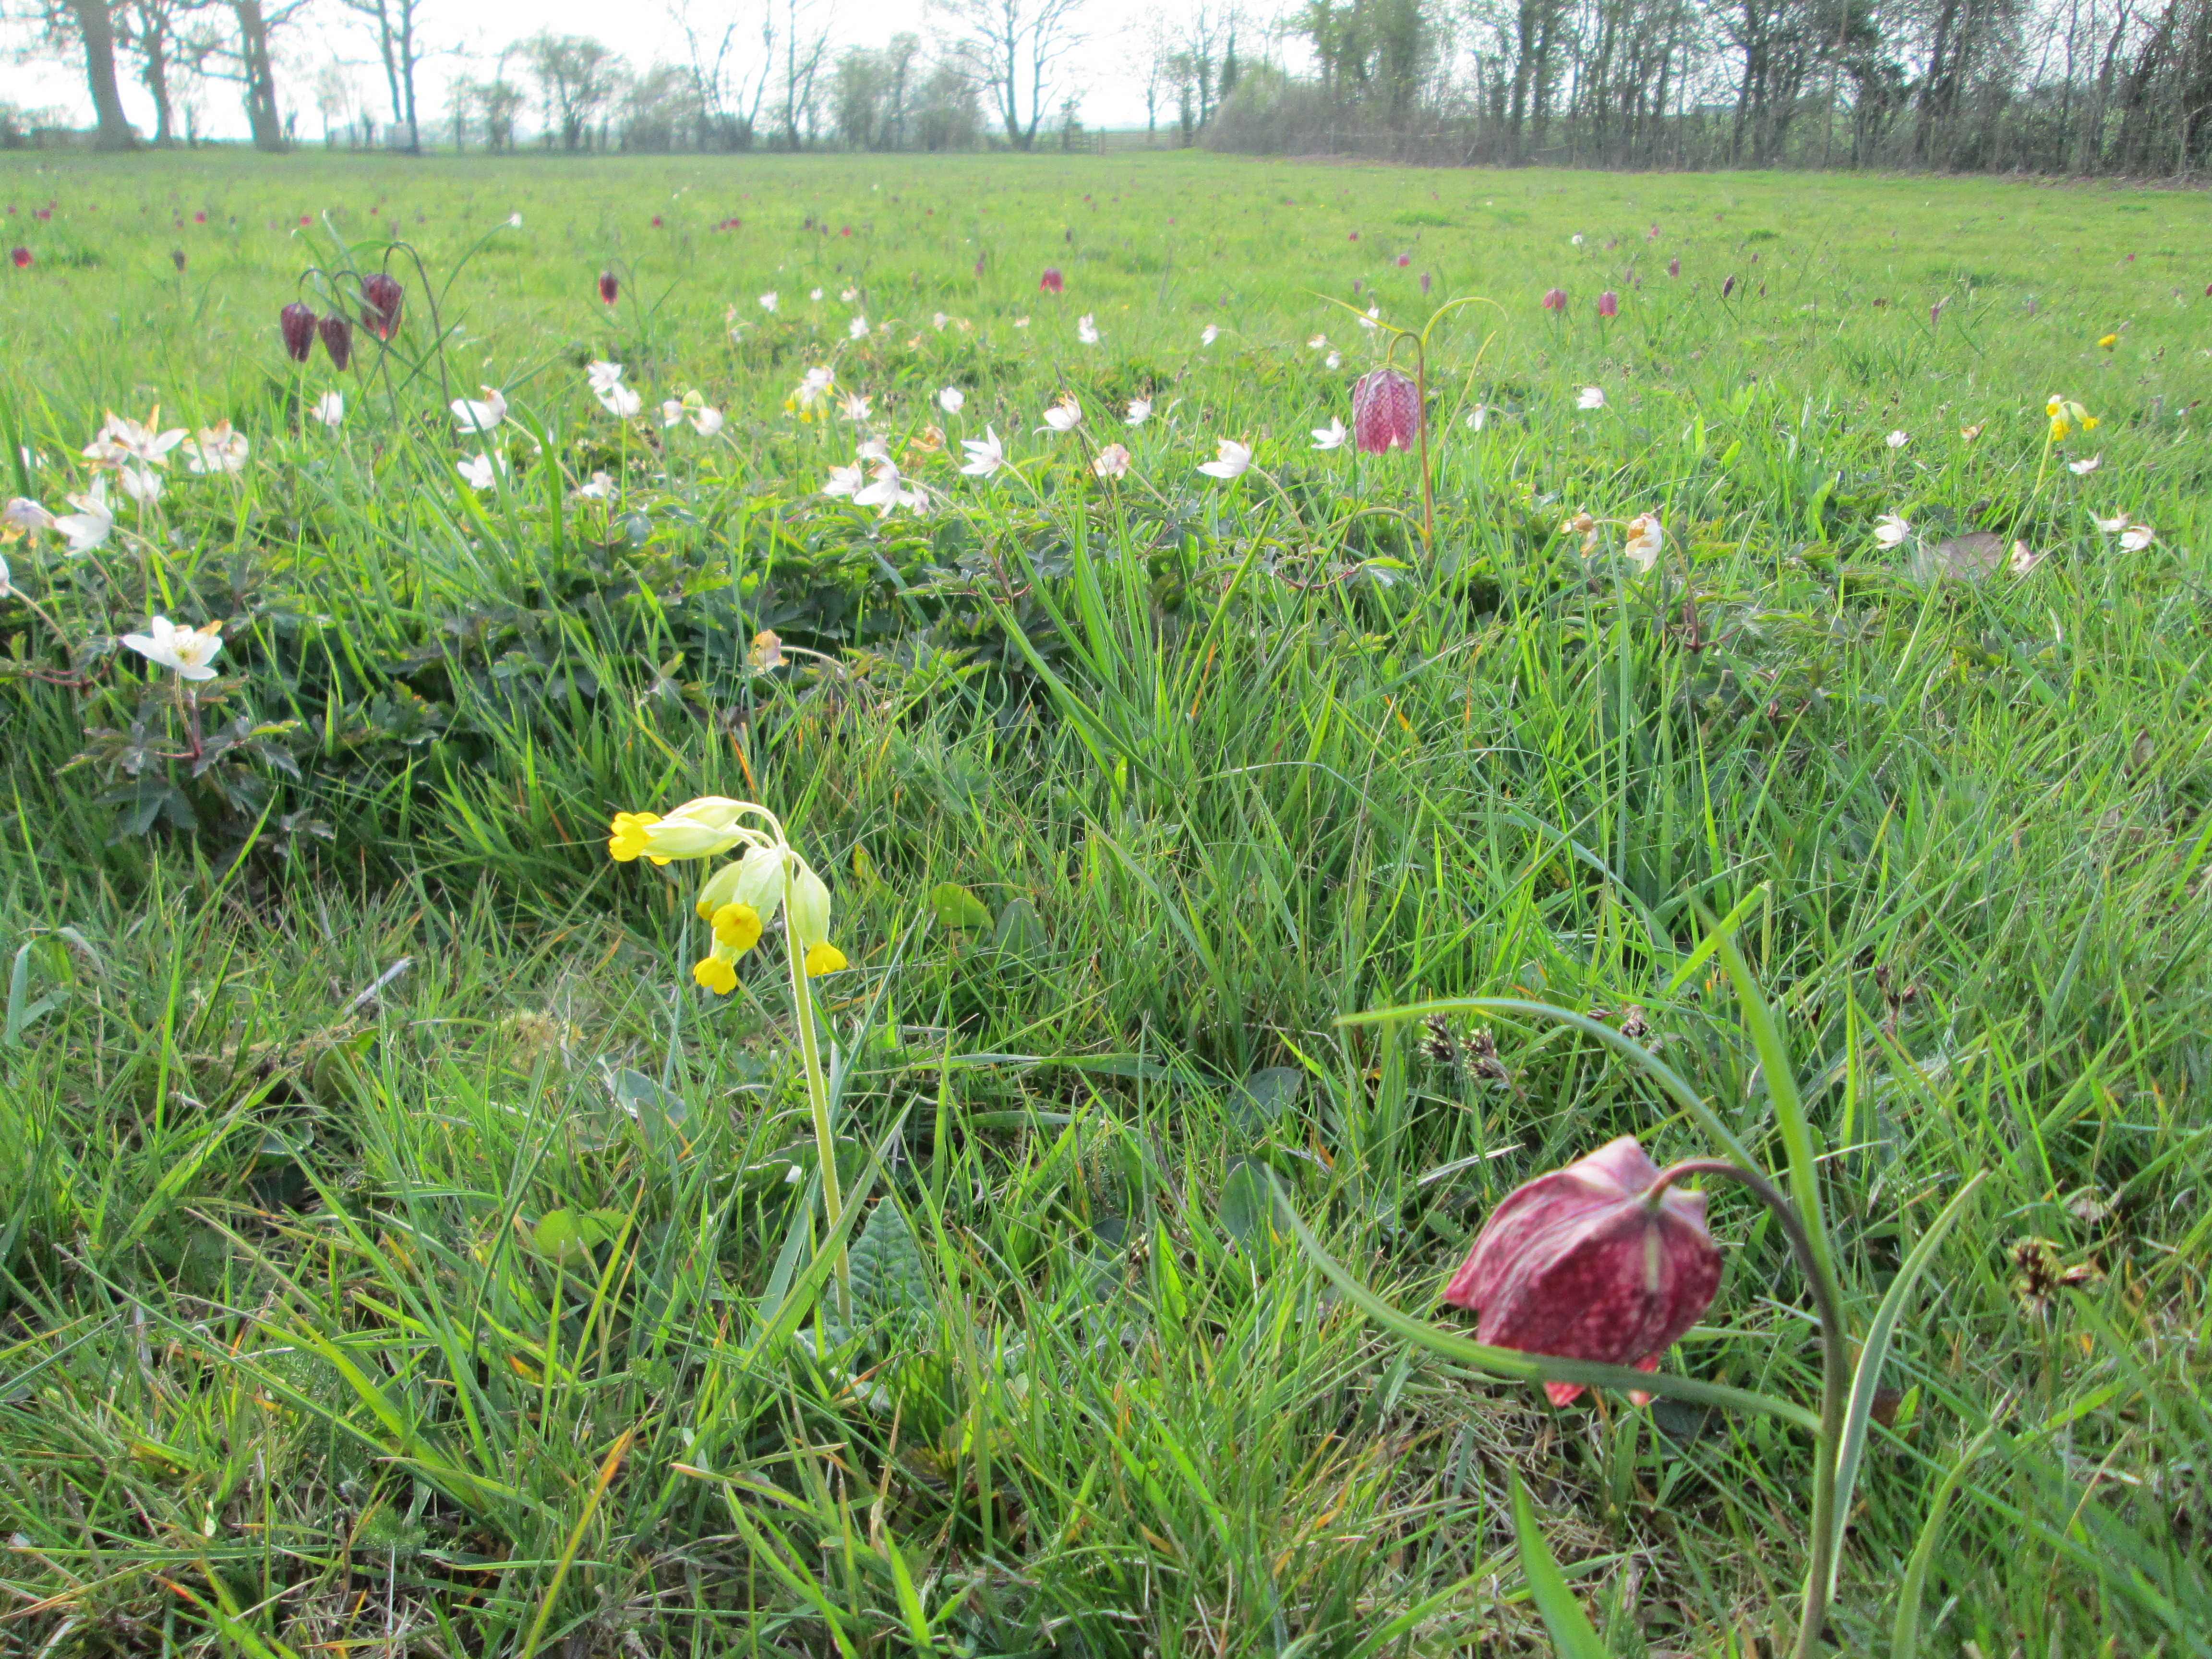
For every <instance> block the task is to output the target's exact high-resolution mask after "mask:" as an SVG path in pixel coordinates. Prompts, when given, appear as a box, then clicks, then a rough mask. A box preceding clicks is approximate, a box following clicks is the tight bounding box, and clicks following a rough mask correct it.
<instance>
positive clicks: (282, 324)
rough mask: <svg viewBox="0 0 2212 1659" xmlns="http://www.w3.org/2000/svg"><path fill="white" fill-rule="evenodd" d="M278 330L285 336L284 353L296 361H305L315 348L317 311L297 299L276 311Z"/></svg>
mask: <svg viewBox="0 0 2212 1659" xmlns="http://www.w3.org/2000/svg"><path fill="white" fill-rule="evenodd" d="M276 331H277V333H278V334H280V335H282V336H283V340H284V355H285V356H288V357H289V358H290V359H291V360H292V361H293V362H295V363H304V362H307V353H308V352H310V351H312V350H313V349H314V344H315V313H313V311H312V310H310V309H309V308H308V307H306V306H303V305H301V303H300V302H299V301H297V300H295V301H292V303H291V304H290V305H289V306H286V307H284V308H283V310H282V311H280V312H278V313H276Z"/></svg>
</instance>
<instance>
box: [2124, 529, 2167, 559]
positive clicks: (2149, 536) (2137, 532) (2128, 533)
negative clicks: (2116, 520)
mask: <svg viewBox="0 0 2212 1659" xmlns="http://www.w3.org/2000/svg"><path fill="white" fill-rule="evenodd" d="M2157 539H2158V532H2156V531H2155V530H2153V529H2152V528H2151V527H2150V526H2148V525H2147V524H2131V525H2130V526H2128V527H2127V528H2126V529H2125V530H2123V531H2122V532H2120V545H2121V546H2122V547H2124V548H2125V549H2126V550H2128V551H2129V552H2130V553H2140V552H2142V550H2143V549H2145V548H2147V547H2148V546H2149V545H2150V544H2152V543H2153V542H2154V541H2156V540H2157Z"/></svg>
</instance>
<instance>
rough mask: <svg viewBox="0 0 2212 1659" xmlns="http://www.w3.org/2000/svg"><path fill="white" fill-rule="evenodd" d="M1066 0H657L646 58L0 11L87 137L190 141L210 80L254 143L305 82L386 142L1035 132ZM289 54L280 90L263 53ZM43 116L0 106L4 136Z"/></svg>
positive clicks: (586, 46)
mask: <svg viewBox="0 0 2212 1659" xmlns="http://www.w3.org/2000/svg"><path fill="white" fill-rule="evenodd" d="M1081 3H1082V0H926V3H925V4H924V5H923V7H922V8H921V20H920V21H922V23H923V24H924V27H925V28H926V29H927V39H925V35H924V33H922V32H921V31H916V30H907V31H902V32H899V33H894V34H892V35H891V36H890V38H889V39H888V40H885V41H884V43H883V44H882V45H880V46H842V47H841V46H837V45H836V44H835V41H836V34H835V27H836V16H835V14H834V12H833V11H832V9H831V8H830V6H829V4H828V3H827V0H739V3H738V4H735V5H731V4H728V3H713V0H706V3H702V0H667V4H668V17H669V21H670V22H671V25H672V33H673V34H674V35H675V36H676V38H678V40H680V41H681V42H682V55H681V57H680V58H679V59H678V61H676V62H673V63H668V62H654V63H649V64H642V65H639V64H632V63H631V62H629V59H627V58H625V57H624V56H623V54H622V53H620V52H617V51H616V50H615V49H614V48H612V47H611V46H608V45H606V44H605V42H604V41H601V40H595V39H592V38H591V37H589V36H586V35H572V34H557V33H552V32H551V31H549V30H541V31H539V32H538V33H535V34H532V35H530V36H528V37H526V38H525V39H522V40H516V41H514V42H513V43H511V44H510V45H508V46H506V47H504V48H502V49H501V50H499V51H497V52H490V53H483V52H477V53H463V52H460V51H459V49H458V48H457V47H456V46H453V45H451V44H450V43H442V42H441V41H440V40H438V39H437V38H436V35H435V31H434V29H433V28H432V27H428V25H430V24H431V23H433V22H434V21H435V19H433V18H432V17H430V16H428V15H426V13H428V12H429V11H430V10H431V9H433V6H432V0H0V16H4V17H6V18H7V20H8V21H9V22H11V23H13V24H14V25H15V27H16V29H17V31H18V32H19V34H21V35H22V36H24V37H25V38H26V39H27V46H24V47H23V48H22V49H23V50H24V51H26V52H28V53H30V54H33V55H43V56H46V58H50V59H54V60H58V61H62V62H66V63H68V64H71V65H73V66H74V67H75V68H76V70H78V71H79V73H80V74H81V75H82V77H83V83H84V85H85V88H86V90H87V92H88V95H89V98H90V101H91V105H92V109H93V118H94V124H93V128H92V131H91V133H90V135H89V136H90V142H91V143H92V144H93V146H94V148H95V149H104V150H122V149H132V148H135V147H137V145H139V144H141V143H151V144H154V145H157V146H161V145H168V144H172V143H191V142H193V141H194V140H195V139H196V138H197V137H198V136H200V135H201V133H202V132H203V131H204V118H205V112H206V100H207V98H208V97H209V96H210V94H211V93H213V94H214V95H218V96H220V95H222V88H223V87H224V84H225V83H229V84H230V85H231V86H233V87H234V88H235V89H236V91H237V94H238V95H239V97H240V103H241V106H242V108H243V111H244V112H245V115H246V127H247V131H248V132H249V133H250V135H251V137H252V142H253V144H254V146H255V148H257V149H263V150H272V151H273V150H282V149H287V148H289V147H290V146H291V145H293V144H295V143H301V142H309V141H313V139H315V138H316V137H318V136H319V137H321V138H322V140H323V141H324V142H325V143H347V144H352V145H374V144H378V143H382V145H383V146H384V147H386V148H390V149H402V150H420V149H424V148H426V147H428V146H431V145H434V144H435V145H441V146H446V145H449V146H451V147H453V148H456V149H494V150H498V149H514V148H516V147H518V146H519V145H520V144H523V143H535V144H538V145H541V146H543V147H544V148H548V149H559V150H569V151H583V150H602V149H626V150H645V151H666V150H699V151H732V152H734V151H744V150H751V149H819V148H823V147H828V146H835V147H842V148H850V149H968V148H972V147H975V146H976V145H979V144H982V143H996V144H1000V145H1004V146H1006V147H1009V148H1012V149H1035V148H1036V147H1038V146H1039V145H1040V144H1049V143H1060V144H1066V143H1071V142H1072V141H1073V137H1075V135H1076V134H1077V133H1078V132H1079V131H1080V125H1079V121H1078V119H1077V117H1076V98H1077V90H1078V89H1077V87H1076V84H1075V82H1074V81H1073V79H1072V78H1071V75H1070V70H1071V67H1072V63H1073V58H1074V57H1075V54H1076V53H1077V52H1079V50H1080V49H1081V48H1083V47H1084V46H1085V45H1086V44H1087V43H1088V42H1089V40H1090V36H1089V33H1088V32H1087V31H1086V30H1085V28H1084V27H1082V24H1081V20H1080V17H1079V9H1080V6H1081ZM311 24H319V25H321V26H322V27H323V29H324V31H325V39H326V38H327V32H328V30H329V29H330V27H331V25H333V24H336V25H340V26H343V27H347V28H348V29H349V31H350V33H351V34H352V36H353V38H354V40H356V44H357V45H358V46H359V47H360V48H361V52H360V54H359V56H358V57H357V58H355V59H352V60H348V59H346V58H342V57H339V56H337V55H336V54H334V53H333V52H330V51H328V50H322V51H314V50H313V47H314V46H316V45H318V44H319V42H318V41H316V40H312V39H311V38H310V37H309V33H308V29H309V26H310V25H311ZM439 58H446V59H449V60H451V62H450V64H448V67H449V68H451V69H453V70H454V71H455V72H453V73H451V74H449V75H447V76H445V77H444V98H443V101H442V105H441V106H440V107H438V108H435V109H433V108H429V107H427V106H425V104H424V102H423V99H422V84H423V82H424V81H425V80H426V78H429V77H426V76H425V74H424V70H425V66H426V65H428V64H432V63H433V61H434V60H435V59H439ZM301 63H305V64H311V67H307V68H305V69H304V70H301V72H300V73H298V74H296V75H295V76H294V77H293V80H292V82H291V83H290V84H288V85H286V86H284V87H283V88H281V89H280V87H279V84H278V76H279V72H280V68H281V67H282V66H283V65H284V64H301ZM364 70H366V71H367V73H366V75H365V76H364V74H363V71H364ZM126 77H127V78H128V79H129V80H131V81H135V82H137V84H138V85H139V86H140V87H142V88H143V90H144V92H145V94H146V95H147V98H148V100H149V101H150V102H151V104H152V106H153V109H154V121H153V127H152V131H150V133H141V132H140V131H137V129H136V128H135V127H134V126H133V125H132V124H131V121H130V120H129V119H128V118H127V117H126V114H125V109H124V105H123V98H122V88H123V86H124V85H125V80H126ZM303 103H306V104H312V106H313V112H314V114H315V115H317V116H319V118H320V122H319V126H320V132H319V135H318V133H317V131H315V128H314V125H313V123H312V122H311V123H310V125H309V126H308V130H307V132H306V133H305V134H304V135H303V133H302V131H301V125H302V116H303V109H302V105H303ZM58 119H59V118H58V117H54V116H52V115H48V114H44V113H40V114H33V113H31V112H20V111H8V110H0V143H5V142H9V141H10V139H11V138H13V139H15V140H20V139H21V137H22V135H23V132H24V129H25V128H27V127H35V126H40V125H56V124H58Z"/></svg>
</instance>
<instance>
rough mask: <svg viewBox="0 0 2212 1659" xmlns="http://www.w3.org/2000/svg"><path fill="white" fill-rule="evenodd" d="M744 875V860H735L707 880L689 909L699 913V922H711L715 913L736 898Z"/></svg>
mask: <svg viewBox="0 0 2212 1659" xmlns="http://www.w3.org/2000/svg"><path fill="white" fill-rule="evenodd" d="M743 877H744V860H743V859H736V860H732V861H731V862H730V863H728V864H726V865H724V866H722V867H721V868H720V869H719V870H717V871H715V872H714V874H713V875H711V876H709V877H708V878H707V884H706V885H705V886H704V887H702V888H701V889H700V890H699V896H698V898H697V900H696V901H695V902H694V903H693V904H692V907H691V908H693V909H695V910H696V911H697V912H698V913H699V920H700V921H712V920H713V919H714V912H715V911H717V910H719V909H720V908H722V907H723V906H724V905H726V904H727V903H728V902H730V901H731V900H732V899H733V898H735V897H736V896H738V881H739V880H740V879H741V878H743Z"/></svg>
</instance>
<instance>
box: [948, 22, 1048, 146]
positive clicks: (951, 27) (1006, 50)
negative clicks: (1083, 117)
mask: <svg viewBox="0 0 2212 1659" xmlns="http://www.w3.org/2000/svg"><path fill="white" fill-rule="evenodd" d="M928 3H929V11H930V15H932V16H933V17H935V18H936V19H937V20H938V22H939V29H940V31H941V38H942V42H943V45H942V51H943V52H944V55H945V58H946V59H947V61H949V62H951V63H953V64H957V65H958V66H959V68H960V69H961V70H962V71H963V73H965V74H966V75H967V76H969V78H970V79H971V80H972V81H973V82H975V85H976V86H977V87H978V88H981V90H982V91H983V93H984V94H985V95H986V97H987V99H988V100H989V102H990V104H991V106H992V110H993V112H994V114H995V115H997V117H998V118H999V120H1000V125H1003V126H1004V127H1005V129H1006V142H1007V143H1010V144H1012V146H1013V147H1014V148H1015V149H1035V148H1036V135H1037V128H1038V127H1039V126H1040V125H1042V123H1043V120H1044V116H1045V112H1046V111H1047V110H1048V109H1051V108H1053V107H1054V106H1055V105H1057V104H1058V103H1059V102H1060V101H1061V100H1062V99H1064V98H1065V96H1066V90H1067V89H1066V85H1065V84H1064V83H1065V80H1066V77H1065V76H1064V74H1063V72H1062V66H1063V65H1064V64H1066V60H1067V59H1068V58H1069V57H1070V56H1071V55H1072V54H1073V52H1075V51H1076V49H1077V48H1078V47H1079V46H1082V45H1083V44H1084V42H1085V39H1086V38H1087V37H1086V36H1085V33H1084V32H1083V29H1082V27H1080V23H1079V18H1078V15H1077V14H1078V13H1079V11H1080V10H1081V9H1082V3H1083V0H928Z"/></svg>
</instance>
